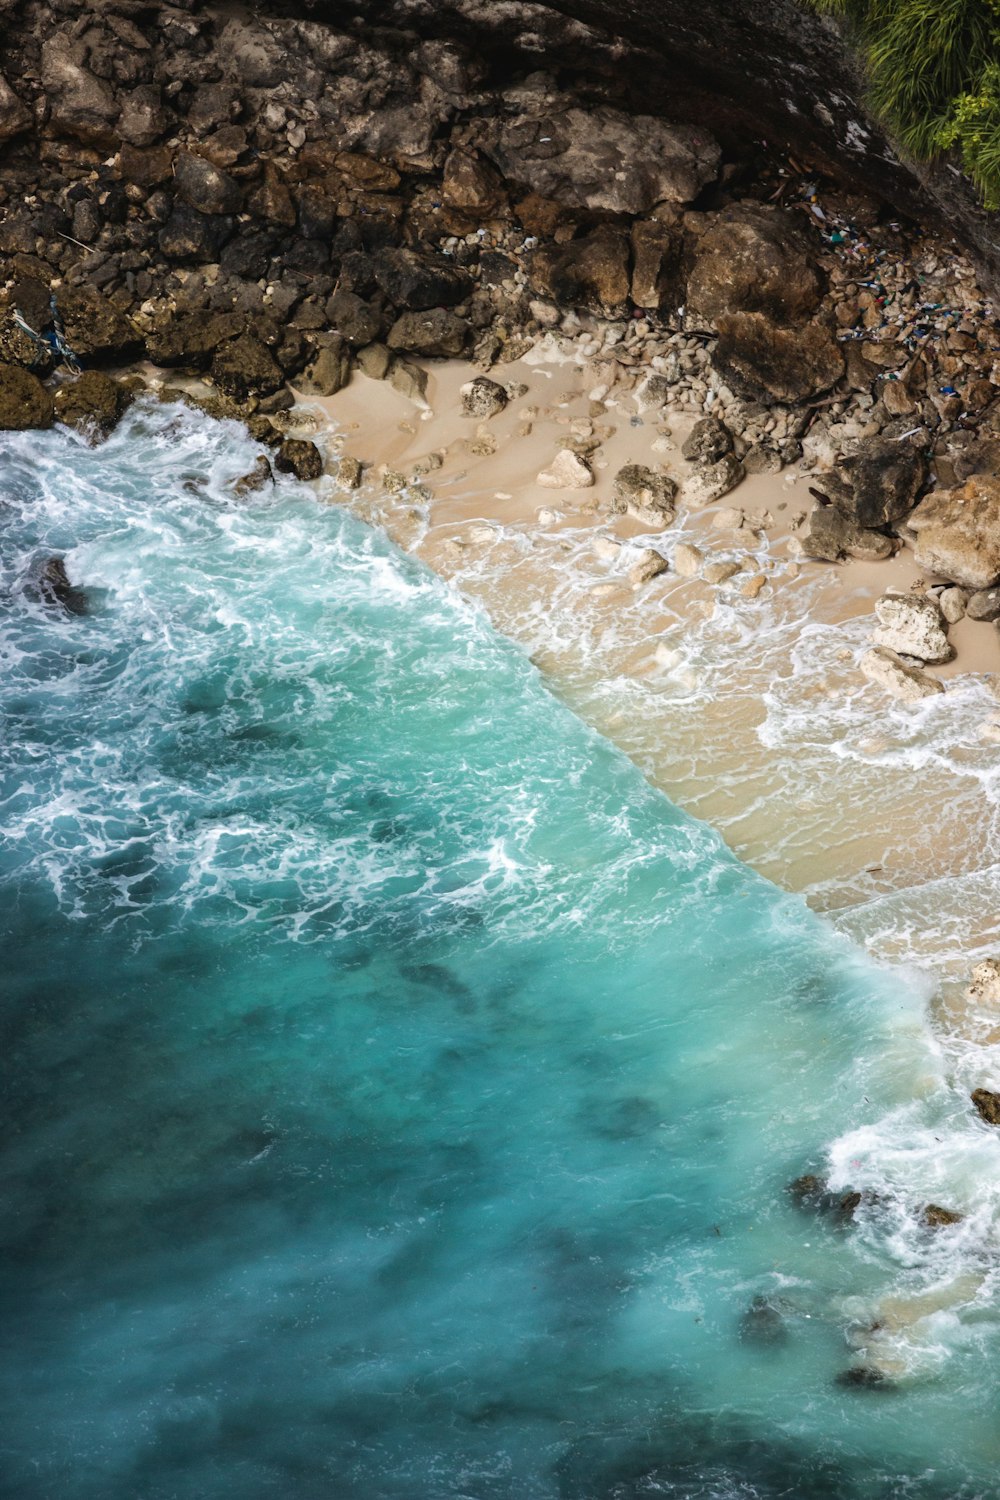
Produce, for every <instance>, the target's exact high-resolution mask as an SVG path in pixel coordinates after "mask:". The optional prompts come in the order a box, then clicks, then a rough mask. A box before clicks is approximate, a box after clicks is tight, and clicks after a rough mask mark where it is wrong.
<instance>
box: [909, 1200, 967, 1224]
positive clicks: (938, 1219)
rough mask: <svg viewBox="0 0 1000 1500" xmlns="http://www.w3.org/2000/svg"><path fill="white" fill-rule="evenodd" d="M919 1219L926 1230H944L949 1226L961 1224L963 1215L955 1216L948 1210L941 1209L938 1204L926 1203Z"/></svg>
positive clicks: (955, 1214) (951, 1210)
mask: <svg viewBox="0 0 1000 1500" xmlns="http://www.w3.org/2000/svg"><path fill="white" fill-rule="evenodd" d="M920 1217H921V1218H922V1220H923V1222H924V1223H925V1224H926V1226H927V1228H928V1229H944V1228H946V1227H947V1226H948V1225H949V1224H961V1222H962V1220H963V1219H964V1218H965V1215H964V1214H957V1213H955V1212H954V1210H953V1209H950V1208H942V1207H941V1205H940V1204H939V1203H928V1204H927V1206H926V1207H925V1209H924V1211H923V1213H922V1214H921V1216H920Z"/></svg>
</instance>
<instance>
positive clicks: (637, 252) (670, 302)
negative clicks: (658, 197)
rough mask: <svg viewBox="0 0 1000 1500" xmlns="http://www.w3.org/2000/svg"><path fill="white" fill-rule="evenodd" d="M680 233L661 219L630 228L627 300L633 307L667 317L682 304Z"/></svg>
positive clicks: (681, 245) (681, 241)
mask: <svg viewBox="0 0 1000 1500" xmlns="http://www.w3.org/2000/svg"><path fill="white" fill-rule="evenodd" d="M684 296H685V290H684V233H683V230H682V229H681V228H680V227H679V226H678V225H675V224H670V223H665V222H664V221H663V220H662V219H639V220H637V221H636V222H635V223H634V224H633V225H632V286H631V298H632V301H633V302H634V303H635V305H636V307H641V308H643V309H645V310H646V311H648V312H653V313H657V314H658V315H659V316H660V317H669V316H671V315H674V314H676V313H677V312H678V309H679V308H680V307H681V306H682V304H683V302H684Z"/></svg>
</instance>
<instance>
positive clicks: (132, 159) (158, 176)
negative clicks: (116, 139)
mask: <svg viewBox="0 0 1000 1500" xmlns="http://www.w3.org/2000/svg"><path fill="white" fill-rule="evenodd" d="M173 169H174V154H173V152H172V151H171V149H170V147H169V146H147V147H139V146H129V145H124V146H122V148H121V150H120V151H119V153H118V170H119V172H120V173H121V175H122V177H123V178H124V179H125V181H126V182H134V183H135V185H136V187H144V188H155V187H159V186H160V184H161V183H163V182H169V181H170V178H171V176H172V175H173Z"/></svg>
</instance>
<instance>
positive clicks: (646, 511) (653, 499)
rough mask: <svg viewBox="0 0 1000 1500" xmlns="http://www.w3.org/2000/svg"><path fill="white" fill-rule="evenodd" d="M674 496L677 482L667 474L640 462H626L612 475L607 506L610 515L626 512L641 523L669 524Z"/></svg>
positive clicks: (671, 517) (672, 515)
mask: <svg viewBox="0 0 1000 1500" xmlns="http://www.w3.org/2000/svg"><path fill="white" fill-rule="evenodd" d="M676 495H677V485H676V483H675V481H674V480H673V479H671V478H670V476H669V475H668V474H658V473H657V472H656V470H655V469H648V468H646V466H645V465H644V464H626V465H625V467H624V468H622V469H619V470H618V473H617V474H616V475H615V480H614V484H613V486H612V489H611V507H610V508H611V512H612V514H613V515H624V514H628V515H630V516H632V517H634V519H635V520H637V521H640V522H641V523H642V524H643V525H644V526H649V527H663V526H669V525H670V522H671V521H672V520H673V519H674V499H675V497H676Z"/></svg>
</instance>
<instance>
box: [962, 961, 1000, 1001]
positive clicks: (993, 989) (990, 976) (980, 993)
mask: <svg viewBox="0 0 1000 1500" xmlns="http://www.w3.org/2000/svg"><path fill="white" fill-rule="evenodd" d="M965 998H966V1000H971V1001H972V1003H973V1004H974V1005H980V1004H983V1003H986V1004H989V1005H1000V958H984V959H983V961H982V963H979V964H976V966H975V968H974V969H973V971H972V979H971V983H970V984H969V987H968V989H967V990H966V991H965Z"/></svg>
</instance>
